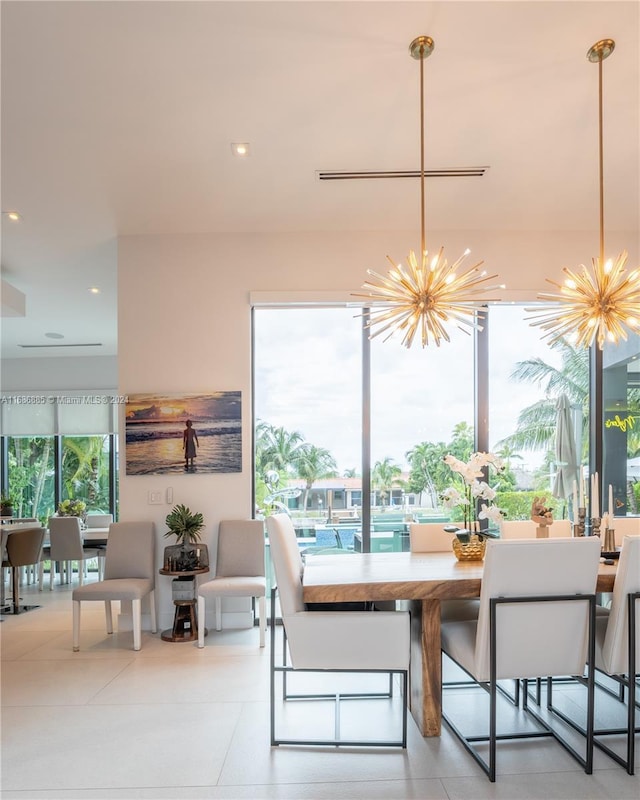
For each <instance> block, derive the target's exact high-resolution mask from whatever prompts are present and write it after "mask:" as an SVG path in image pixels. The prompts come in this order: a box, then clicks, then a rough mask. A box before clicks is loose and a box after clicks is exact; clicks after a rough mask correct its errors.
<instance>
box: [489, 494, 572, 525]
mask: <svg viewBox="0 0 640 800" xmlns="http://www.w3.org/2000/svg"><path fill="white" fill-rule="evenodd" d="M544 496H545V495H542V494H541V493H540V492H498V494H497V497H496V499H495V502H496V504H497V505H498V506H499V507H500V508H501V509H502V510H503V511H504V512H505V519H531V505H532V504H533V501H534V498H536V497H544ZM546 497H547V499H546V504H547V506H550V507H551V508H552V509H553V518H554V519H563V517H566V515H567V512H566V503H565V501H564V500H558V499H557V498H556V497H551V496H550V495H547V496H546Z"/></svg>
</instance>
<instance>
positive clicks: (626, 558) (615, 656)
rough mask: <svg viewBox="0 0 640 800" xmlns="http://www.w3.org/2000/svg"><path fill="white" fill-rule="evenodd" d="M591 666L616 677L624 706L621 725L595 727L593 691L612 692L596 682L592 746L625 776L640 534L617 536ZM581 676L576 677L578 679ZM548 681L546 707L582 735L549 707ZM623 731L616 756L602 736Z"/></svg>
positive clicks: (639, 643) (632, 712) (638, 622)
mask: <svg viewBox="0 0 640 800" xmlns="http://www.w3.org/2000/svg"><path fill="white" fill-rule="evenodd" d="M595 636H596V642H595V668H596V670H597V671H598V672H600V673H603V674H604V675H607V676H608V677H609V679H612V680H613V681H615V682H616V683H617V684H618V685H619V687H620V689H621V692H620V693H619V694H618V695H617V696H618V699H619V700H620V702H621V704H622V707H624V708H626V725H625V726H624V727H620V726H617V727H612V726H611V725H610V724H609V726H608V727H599V726H598V717H597V710H598V705H597V696H598V692H602V691H603V692H606V693H607V694H613V692H611V691H610V690H609V689H608V687H607V686H606V685H604V684H602V685H600V684H599V683H597V684H596V689H597V693H596V709H595V711H596V718H595V730H594V744H595V745H596V747H598V748H599V749H600V750H602V751H603V752H605V753H607V755H608V756H610V757H611V758H612V759H613V760H614V761H615V762H616V763H618V764H620V766H622V767H624V768H625V769H626V770H627V772H628V773H629V775H633V774H634V767H635V734H636V733H637V732H638V727H637V726H636V722H635V718H636V709H637V708H638V701H637V700H636V681H637V678H638V667H639V665H640V535H639V536H625V537H624V538H623V540H622V549H621V552H620V560H619V562H618V568H617V570H616V580H615V583H614V586H613V596H612V602H611V607H610V608H607V609H604V610H603V613H600V614H598V615H597V617H596V630H595ZM579 680H580V679H579ZM552 686H553V682H552V681H549V682H548V689H547V691H548V695H547V707H548V708H549V710H550V711H552V712H553V713H554V714H556V715H557V716H559V717H560V718H561V719H563V720H564V721H565V722H566V723H567V724H569V725H571V727H573V728H577V729H579V730H580V731H581V732H582V733H583V734H584V733H585V731H584V728H583V727H582V726H580V725H579V724H578V723H577V722H576V720H575V719H573V718H572V717H570V716H568V714H567V713H565V712H563V711H562V710H560V709H559V708H557V707H555V706H554V705H553V697H552ZM621 734H622V735H624V736H625V737H626V753H625V756H622V755H620V754H619V753H618V752H616V750H614V749H613V748H612V747H610V746H609V745H607V744H605V742H604V739H603V737H606V736H614V735H621Z"/></svg>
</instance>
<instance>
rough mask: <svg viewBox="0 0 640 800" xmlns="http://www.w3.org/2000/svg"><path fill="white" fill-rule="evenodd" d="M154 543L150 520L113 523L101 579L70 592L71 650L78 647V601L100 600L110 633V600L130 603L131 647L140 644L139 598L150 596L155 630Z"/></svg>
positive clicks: (152, 526) (140, 617)
mask: <svg viewBox="0 0 640 800" xmlns="http://www.w3.org/2000/svg"><path fill="white" fill-rule="evenodd" d="M155 545H156V535H155V526H154V524H153V522H114V523H112V525H111V527H110V528H109V540H108V543H107V554H106V559H105V566H104V580H102V581H98V582H97V583H85V584H84V586H79V587H78V588H77V589H74V591H73V595H72V597H73V649H74V651H78V650H79V649H80V610H81V603H83V602H87V601H90V600H93V601H96V600H97V601H102V602H104V605H105V615H106V623H107V633H113V619H112V613H111V603H112V601H113V600H120V601H122V600H125V601H130V602H131V608H132V616H133V649H134V650H139V649H140V647H141V629H142V599H143V598H144V597H147V596H149V605H150V611H151V630H152V632H153V633H155V632H156V604H155V591H154V588H155V574H156V562H155Z"/></svg>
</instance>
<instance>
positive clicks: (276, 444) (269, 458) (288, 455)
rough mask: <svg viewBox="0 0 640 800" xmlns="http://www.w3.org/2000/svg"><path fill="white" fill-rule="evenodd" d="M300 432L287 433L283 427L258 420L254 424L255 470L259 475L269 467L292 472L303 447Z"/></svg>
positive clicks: (262, 474)
mask: <svg viewBox="0 0 640 800" xmlns="http://www.w3.org/2000/svg"><path fill="white" fill-rule="evenodd" d="M304 444H305V442H304V438H303V436H302V434H301V433H298V432H297V431H294V432H293V433H289V431H286V430H285V429H284V428H283V427H279V428H278V427H276V426H275V425H271V424H269V423H268V422H262V421H259V422H258V424H257V425H256V472H257V473H258V475H260V476H264V474H265V473H266V472H267V470H269V469H274V470H276V471H277V472H286V473H289V474H293V473H294V472H295V470H296V465H297V462H298V459H299V458H300V456H301V455H302V450H303V448H304Z"/></svg>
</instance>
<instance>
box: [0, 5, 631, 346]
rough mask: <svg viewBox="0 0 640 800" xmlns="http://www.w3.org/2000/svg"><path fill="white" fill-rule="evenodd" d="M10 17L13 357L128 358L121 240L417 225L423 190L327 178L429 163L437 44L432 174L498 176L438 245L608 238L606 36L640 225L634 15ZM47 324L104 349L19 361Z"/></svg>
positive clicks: (321, 10)
mask: <svg viewBox="0 0 640 800" xmlns="http://www.w3.org/2000/svg"><path fill="white" fill-rule="evenodd" d="M1 5H2V9H1V11H2V18H1V34H2V43H1V44H2V64H1V67H2V72H1V77H2V107H1V110H2V162H1V164H2V187H1V188H2V210H3V211H8V210H10V209H16V210H18V211H19V212H20V213H21V214H22V220H21V221H20V222H19V223H11V222H9V221H8V219H7V218H6V215H4V214H3V219H2V272H3V278H4V279H5V280H6V281H8V282H9V283H10V284H12V285H13V286H14V287H16V288H17V289H19V290H20V291H22V292H24V294H25V295H26V302H27V316H26V317H24V318H15V317H14V318H7V317H5V318H3V320H2V334H3V336H2V356H3V358H16V357H24V356H25V355H27V356H29V355H37V356H42V355H61V356H62V355H64V356H67V355H93V354H101V355H113V354H115V353H116V352H117V343H116V312H115V304H116V258H117V249H116V240H117V237H118V236H119V235H123V234H136V233H167V232H209V231H211V232H215V231H292V230H296V231H298V230H324V231H332V230H370V229H374V228H375V229H403V230H404V229H407V227H409V226H410V225H411V224H413V223H412V221H413V220H414V219H415V226H416V228H418V226H419V212H418V198H419V194H418V192H419V188H418V186H419V184H418V181H417V180H411V179H396V180H384V181H371V180H367V181H362V180H361V181H336V182H328V183H327V182H320V181H318V180H317V177H316V172H317V171H318V170H369V169H376V170H393V169H417V168H418V167H419V152H420V151H419V117H418V112H419V105H418V102H419V90H418V75H419V67H418V62H416V61H414V60H413V59H412V58H410V56H409V55H408V46H409V43H410V42H411V40H412V39H413V38H415V37H416V36H418V35H420V34H427V35H430V36H432V37H433V39H434V40H435V51H434V53H433V55H432V56H431V58H430V59H429V60H428V61H427V62H426V64H425V80H426V129H427V135H426V167H427V168H428V169H429V168H444V167H464V166H488V167H489V170H488V173H487V175H486V176H485V177H483V178H447V179H437V183H436V186H437V202H431V203H430V204H429V222H428V224H429V227H430V228H431V229H453V228H459V229H469V230H472V229H479V228H482V229H489V230H504V229H511V230H523V229H536V230H589V231H591V232H593V230H594V229H596V230H597V226H598V191H597V187H598V171H597V135H598V134H597V98H598V84H597V72H598V67H597V65H594V64H590V63H589V62H588V61H587V59H586V52H587V50H588V48H589V47H590V46H591V45H592V44H594V43H595V42H596V41H597V40H599V39H601V38H605V37H610V38H613V39H615V41H616V49H615V52H614V54H613V55H612V56H611V57H610V58H609V59H608V60H607V61H606V62H605V63H604V69H603V72H604V103H605V109H604V110H605V117H604V118H605V179H606V195H605V202H606V220H607V228H608V229H609V230H611V229H619V230H632V231H637V229H638V220H639V218H640V206H639V186H640V172H639V156H638V150H639V146H638V143H639V141H640V122H639V106H640V102H639V100H640V81H639V72H640V51H639V41H640V23H639V20H640V14H639V9H640V6H639V3H638V2H615V0H604V1H603V2H480V1H478V2H455V1H454V0H447V1H446V2H303V1H302V0H299V1H298V2H296V1H295V0H293V1H291V2H268V1H265V2H241V1H238V0H236V2H186V1H185V2H181V1H180V0H175V1H174V2H155V1H154V0H149V1H146V2H145V1H143V2H128V1H127V0H123V1H121V2H90V1H88V0H87V1H85V2H55V1H53V2H18V1H17V0H16V1H14V2H7V0H3V2H2V4H1ZM234 141H248V142H250V143H251V149H252V154H251V157H250V158H248V159H246V160H240V159H238V158H235V157H234V156H233V155H232V153H231V147H230V143H231V142H234ZM434 182H435V179H434V181H432V182H430V183H429V187H433V186H434ZM429 187H428V192H429V191H430V188H429ZM429 196H430V195H428V197H429ZM92 285H97V286H100V287H101V288H102V294H100V295H98V296H96V297H91V296H89V294H88V293H87V287H89V286H92ZM47 332H56V333H61V334H63V335H64V336H65V339H64V340H63V341H64V342H65V343H69V344H73V343H82V342H97V341H100V342H102V343H103V346H102V347H100V348H74V349H72V350H69V349H63V348H53V349H47V350H40V349H36V350H24V349H21V348H19V347H18V346H17V345H18V344H54V341H53V340H51V339H48V338H46V337H45V334H46V333H47Z"/></svg>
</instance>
